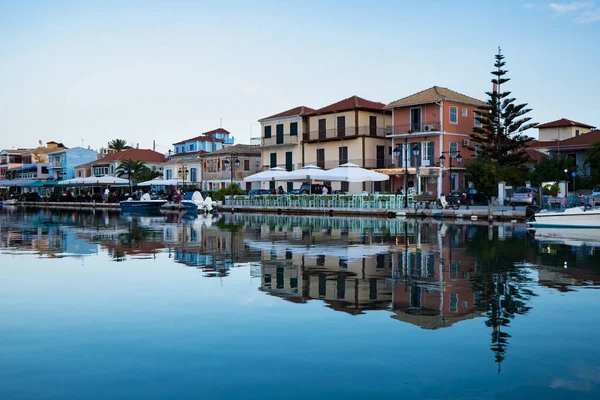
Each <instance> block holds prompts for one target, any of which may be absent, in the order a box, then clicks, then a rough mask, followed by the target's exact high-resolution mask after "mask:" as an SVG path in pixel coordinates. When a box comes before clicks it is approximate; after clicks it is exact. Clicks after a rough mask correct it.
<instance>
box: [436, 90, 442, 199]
mask: <svg viewBox="0 0 600 400" xmlns="http://www.w3.org/2000/svg"><path fill="white" fill-rule="evenodd" d="M435 104H439V106H440V131H441V133H442V134H441V135H440V145H439V146H438V147H439V149H438V153H439V154H438V160H439V157H441V156H442V151H444V148H443V147H444V99H442V100H440V101H436V102H435ZM443 175H444V168H443V167H440V176H438V181H437V192H438V198H439V197H440V195H441V194H442V178H443Z"/></svg>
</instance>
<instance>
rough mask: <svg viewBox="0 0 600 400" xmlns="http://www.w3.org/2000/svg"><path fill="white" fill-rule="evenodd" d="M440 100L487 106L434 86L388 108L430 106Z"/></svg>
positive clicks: (474, 99) (391, 104)
mask: <svg viewBox="0 0 600 400" xmlns="http://www.w3.org/2000/svg"><path fill="white" fill-rule="evenodd" d="M440 100H450V101H455V102H457V103H464V104H470V105H474V106H482V105H485V104H486V103H485V102H483V101H481V100H477V99H476V98H474V97H469V96H466V95H464V94H461V93H458V92H455V91H454V90H450V89H447V88H444V87H440V86H434V87H431V88H429V89H425V90H423V91H421V92H418V93H415V94H411V95H410V96H407V97H404V98H402V99H400V100H396V101H393V102H391V103H390V104H388V105H387V106H386V108H396V107H406V106H413V105H417V104H429V103H435V102H437V101H440Z"/></svg>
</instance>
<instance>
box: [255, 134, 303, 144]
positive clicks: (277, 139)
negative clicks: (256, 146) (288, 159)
mask: <svg viewBox="0 0 600 400" xmlns="http://www.w3.org/2000/svg"><path fill="white" fill-rule="evenodd" d="M295 144H298V136H297V135H294V136H291V135H283V136H281V135H279V136H271V137H270V138H261V144H260V145H261V146H263V147H264V146H277V145H295Z"/></svg>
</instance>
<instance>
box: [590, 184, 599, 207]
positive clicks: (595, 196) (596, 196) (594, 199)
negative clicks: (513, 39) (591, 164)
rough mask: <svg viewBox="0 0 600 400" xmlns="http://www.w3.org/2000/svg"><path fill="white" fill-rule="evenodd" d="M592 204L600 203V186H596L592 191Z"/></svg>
mask: <svg viewBox="0 0 600 400" xmlns="http://www.w3.org/2000/svg"><path fill="white" fill-rule="evenodd" d="M592 203H594V204H598V203H600V185H596V187H595V188H594V190H592Z"/></svg>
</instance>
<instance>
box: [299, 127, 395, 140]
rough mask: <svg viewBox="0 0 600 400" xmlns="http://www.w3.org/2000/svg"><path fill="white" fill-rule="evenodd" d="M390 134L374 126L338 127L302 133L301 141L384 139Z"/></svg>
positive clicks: (387, 129)
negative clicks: (361, 138)
mask: <svg viewBox="0 0 600 400" xmlns="http://www.w3.org/2000/svg"><path fill="white" fill-rule="evenodd" d="M389 134H391V130H390V129H389V128H380V127H376V126H358V127H355V126H349V127H344V128H342V127H338V128H333V129H319V130H316V131H310V132H304V134H303V135H302V140H304V141H305V142H306V141H319V140H336V139H337V140H343V139H353V138H356V137H359V136H371V137H380V138H384V137H386V135H389Z"/></svg>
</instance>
